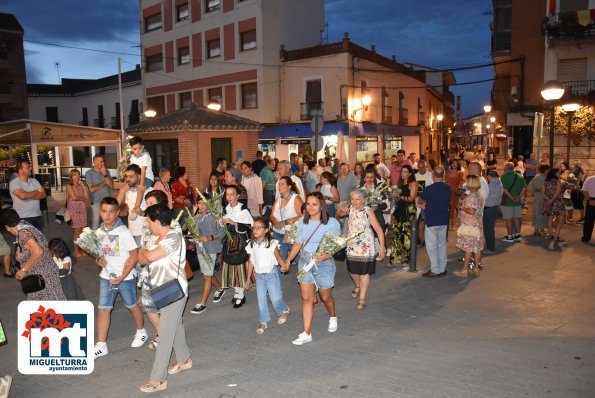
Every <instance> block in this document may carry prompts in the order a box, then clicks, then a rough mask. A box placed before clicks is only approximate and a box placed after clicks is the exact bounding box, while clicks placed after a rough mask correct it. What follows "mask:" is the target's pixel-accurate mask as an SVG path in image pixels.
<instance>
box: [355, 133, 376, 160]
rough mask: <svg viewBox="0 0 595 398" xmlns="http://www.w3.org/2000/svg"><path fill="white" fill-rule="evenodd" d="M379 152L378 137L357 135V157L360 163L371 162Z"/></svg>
mask: <svg viewBox="0 0 595 398" xmlns="http://www.w3.org/2000/svg"><path fill="white" fill-rule="evenodd" d="M377 152H378V138H377V137H357V143H356V153H355V157H356V160H357V162H358V163H362V162H371V161H372V160H373V158H374V154H375V153H377Z"/></svg>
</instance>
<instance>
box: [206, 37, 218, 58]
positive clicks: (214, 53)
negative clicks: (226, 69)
mask: <svg viewBox="0 0 595 398" xmlns="http://www.w3.org/2000/svg"><path fill="white" fill-rule="evenodd" d="M220 55H221V42H220V41H219V39H213V40H209V41H207V58H214V57H218V56H220Z"/></svg>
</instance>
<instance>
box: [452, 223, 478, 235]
mask: <svg viewBox="0 0 595 398" xmlns="http://www.w3.org/2000/svg"><path fill="white" fill-rule="evenodd" d="M457 236H464V237H469V238H479V237H480V236H481V233H480V231H479V228H477V227H475V226H473V225H461V226H459V228H457Z"/></svg>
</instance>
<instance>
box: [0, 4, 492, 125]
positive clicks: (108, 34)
mask: <svg viewBox="0 0 595 398" xmlns="http://www.w3.org/2000/svg"><path fill="white" fill-rule="evenodd" d="M138 4H139V3H138V1H137V0H101V1H81V0H55V1H47V0H3V1H2V4H1V5H0V12H6V13H12V14H15V15H16V17H17V19H18V20H19V22H20V23H21V25H22V26H23V28H24V30H25V40H26V42H25V57H26V65H27V81H28V82H29V83H51V84H57V83H58V82H59V80H58V71H57V70H56V67H55V65H54V64H55V62H59V63H60V67H59V72H60V77H68V78H83V79H95V78H99V77H104V76H107V75H111V74H115V73H117V65H118V61H117V59H118V56H120V57H122V58H123V59H124V60H125V63H124V66H123V67H124V70H130V69H133V68H134V65H135V64H138V63H140V56H139V55H138V54H140V49H139V41H140V37H139V22H138V21H139V12H138ZM491 7H492V2H491V1H490V0H416V1H412V0H369V1H362V0H326V21H327V22H328V32H329V41H330V42H335V41H339V40H341V38H342V37H343V32H349V35H350V38H351V40H352V41H353V42H355V43H357V44H359V45H362V46H364V47H368V48H369V47H370V45H371V44H375V45H376V51H378V52H379V53H380V54H382V55H385V56H387V57H390V56H391V55H393V54H394V55H396V56H397V61H398V62H401V63H405V62H411V63H415V64H421V65H426V66H431V67H434V68H438V69H448V68H454V67H462V66H470V65H477V64H483V63H489V62H490V61H491V58H490V37H491V35H490V30H489V26H488V25H489V22H490V21H491V19H492V15H491ZM34 42H43V43H51V44H58V45H61V46H72V47H81V48H90V49H96V50H103V51H107V52H108V53H101V52H95V51H85V50H79V49H70V48H63V47H56V46H50V45H45V44H39V43H34ZM109 52H118V53H122V54H120V55H118V54H113V53H109ZM455 77H456V79H457V81H458V83H464V82H472V81H477V80H484V79H490V78H492V77H493V72H492V69H491V68H482V69H474V70H470V71H457V72H455ZM491 86H492V83H491V82H485V83H480V84H471V85H461V86H456V87H452V91H453V92H454V93H455V95H460V96H461V97H462V113H463V117H466V116H470V115H473V114H477V113H480V112H481V111H482V106H483V105H484V104H485V103H487V102H488V101H489V93H490V89H491Z"/></svg>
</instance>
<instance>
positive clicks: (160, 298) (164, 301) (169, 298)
mask: <svg viewBox="0 0 595 398" xmlns="http://www.w3.org/2000/svg"><path fill="white" fill-rule="evenodd" d="M181 239H184V238H181ZM181 261H182V241H180V258H179V261H178V264H177V267H178V273H177V275H176V277H175V278H174V279H172V280H170V281H167V282H165V283H164V284H162V285H159V286H156V287H152V288H151V298H152V299H153V303H155V307H156V308H157V309H158V310H161V309H162V308H165V307H167V306H168V305H170V304H173V303H175V302H176V301H179V300H181V299H183V298H184V297H185V296H186V294H184V289H182V285H180V281H179V280H178V276H179V275H180V264H179V263H180V262H181ZM147 267H149V266H147ZM148 271H149V277H148V279H149V286H150V285H151V270H150V269H149V270H148Z"/></svg>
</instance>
